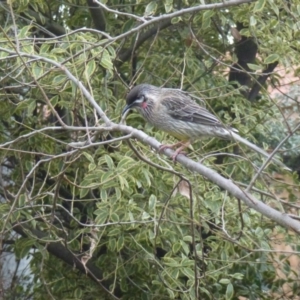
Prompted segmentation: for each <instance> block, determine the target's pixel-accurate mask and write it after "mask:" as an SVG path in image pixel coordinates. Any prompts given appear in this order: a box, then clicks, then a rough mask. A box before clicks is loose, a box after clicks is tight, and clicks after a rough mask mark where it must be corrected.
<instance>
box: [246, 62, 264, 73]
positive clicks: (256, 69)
mask: <svg viewBox="0 0 300 300" xmlns="http://www.w3.org/2000/svg"><path fill="white" fill-rule="evenodd" d="M247 66H248V67H249V68H250V69H251V70H253V71H259V70H261V66H258V65H255V64H250V63H248V64H247Z"/></svg>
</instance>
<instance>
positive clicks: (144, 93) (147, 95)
mask: <svg viewBox="0 0 300 300" xmlns="http://www.w3.org/2000/svg"><path fill="white" fill-rule="evenodd" d="M159 90H160V88H158V87H156V86H153V85H150V84H140V85H137V86H135V87H134V88H133V89H132V90H131V91H130V92H129V93H128V95H127V97H126V103H127V104H126V106H125V107H124V109H123V112H122V115H124V114H125V113H126V112H127V111H128V110H130V109H132V108H135V109H136V110H137V111H138V112H139V113H140V114H141V115H142V116H143V117H145V118H146V119H147V115H148V114H149V112H150V111H151V109H152V108H153V106H154V104H155V102H156V101H157V100H158V97H157V94H158V92H159Z"/></svg>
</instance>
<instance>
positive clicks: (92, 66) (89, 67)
mask: <svg viewBox="0 0 300 300" xmlns="http://www.w3.org/2000/svg"><path fill="white" fill-rule="evenodd" d="M95 69H96V63H95V60H91V61H89V62H88V64H87V65H86V68H85V71H86V74H87V76H89V77H90V76H92V75H93V74H94V72H95Z"/></svg>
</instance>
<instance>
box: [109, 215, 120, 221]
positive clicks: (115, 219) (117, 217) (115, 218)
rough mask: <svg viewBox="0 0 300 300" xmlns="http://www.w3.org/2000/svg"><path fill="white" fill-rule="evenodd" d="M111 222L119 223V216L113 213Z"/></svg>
mask: <svg viewBox="0 0 300 300" xmlns="http://www.w3.org/2000/svg"><path fill="white" fill-rule="evenodd" d="M110 218H111V220H112V221H113V222H115V223H117V222H119V220H120V219H119V216H118V215H117V214H116V213H112V214H111V216H110Z"/></svg>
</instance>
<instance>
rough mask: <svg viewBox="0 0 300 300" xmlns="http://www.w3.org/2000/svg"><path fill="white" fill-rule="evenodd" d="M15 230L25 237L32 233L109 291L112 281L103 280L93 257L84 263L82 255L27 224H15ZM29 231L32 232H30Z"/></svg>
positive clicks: (52, 250) (49, 249) (60, 256)
mask: <svg viewBox="0 0 300 300" xmlns="http://www.w3.org/2000/svg"><path fill="white" fill-rule="evenodd" d="M14 230H15V231H16V232H17V233H18V234H20V235H21V236H23V237H29V236H30V235H33V236H35V237H36V240H37V241H39V243H40V244H42V245H46V248H47V250H48V251H49V253H51V254H52V255H54V256H56V257H57V258H59V259H61V260H62V261H64V262H65V263H67V264H68V265H70V266H72V267H75V268H76V269H77V270H79V271H80V272H82V273H83V274H87V275H88V276H89V277H90V278H91V279H93V280H94V281H95V282H97V283H99V282H101V286H103V287H104V288H105V289H106V291H109V286H110V284H112V282H110V281H108V280H103V273H102V271H101V270H100V269H99V268H97V267H96V264H95V262H94V261H93V259H90V260H89V261H88V262H87V263H86V265H84V264H83V263H82V262H81V256H82V255H78V256H76V255H74V254H73V253H72V252H71V251H70V250H69V249H68V248H66V247H65V246H63V245H62V244H61V243H60V242H49V241H48V239H47V237H48V234H47V233H44V232H42V231H39V230H37V229H32V228H30V227H29V226H27V225H26V226H24V225H23V226H21V225H16V226H14ZM28 232H29V233H30V234H28ZM44 238H46V239H47V241H43V239H44ZM115 291H116V290H115ZM109 293H110V292H109ZM118 293H119V292H118Z"/></svg>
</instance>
